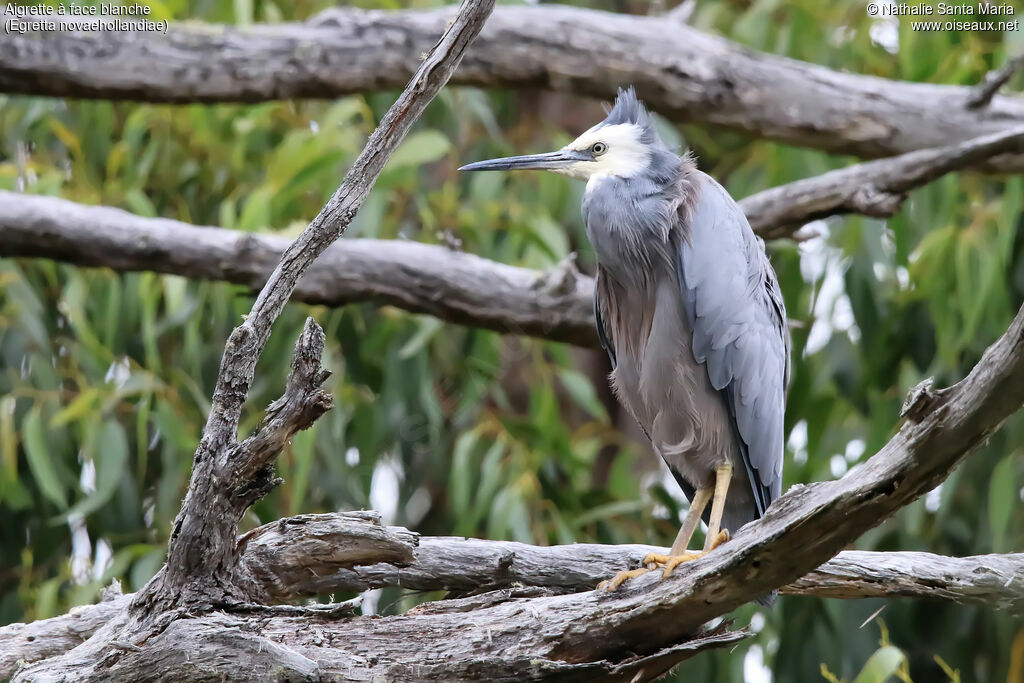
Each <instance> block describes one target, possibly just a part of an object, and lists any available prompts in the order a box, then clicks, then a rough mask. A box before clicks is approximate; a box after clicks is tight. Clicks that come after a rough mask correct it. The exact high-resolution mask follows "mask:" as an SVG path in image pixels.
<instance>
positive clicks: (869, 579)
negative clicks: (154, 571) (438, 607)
mask: <svg viewBox="0 0 1024 683" xmlns="http://www.w3.org/2000/svg"><path fill="white" fill-rule="evenodd" d="M244 538H245V539H246V540H245V543H246V544H247V545H246V549H245V552H243V553H242V559H241V562H244V563H246V564H248V565H249V566H250V567H253V568H258V569H256V570H255V571H254V573H258V574H259V575H260V576H262V577H266V584H265V585H266V588H265V594H266V595H267V599H268V600H271V601H280V600H290V599H294V598H299V597H304V596H314V595H325V594H328V593H334V592H343V591H364V590H369V589H372V588H384V587H389V586H392V587H401V588H407V589H411V590H423V591H436V590H446V591H458V592H466V591H481V590H494V589H497V588H509V587H515V586H531V587H538V588H552V589H557V590H560V591H584V590H591V589H593V588H594V587H595V586H597V584H598V583H600V582H601V581H603V580H605V579H607V578H608V577H609V576H611V575H613V574H615V573H616V572H618V571H620V570H621V569H623V568H632V567H639V566H640V562H641V561H642V560H643V558H644V557H645V556H646V555H647V554H648V553H660V554H665V552H666V549H665V548H661V547H657V546H649V545H641V544H632V545H600V544H595V543H574V544H570V545H555V546H535V545H529V544H526V543H516V542H512V541H487V540H481V539H475V538H461V537H437V536H424V537H420V536H419V535H418V534H414V533H413V532H411V531H409V530H408V529H405V528H402V527H382V526H381V524H380V518H379V516H377V515H376V514H374V513H364V512H362V513H360V512H344V513H336V514H323V515H301V516H299V517H293V518H285V519H282V520H279V521H277V522H273V523H271V524H266V525H264V526H262V527H259V528H258V529H254V530H253V531H251V532H249V534H247V535H246V537H244ZM781 592H782V593H787V594H792V595H813V596H819V597H831V598H844V599H859V598H874V597H914V598H934V599H943V600H951V601H954V602H959V603H962V604H978V605H984V606H987V607H989V608H992V609H1005V610H1009V611H1011V612H1014V613H1024V553H1012V554H1007V555H979V556H976V557H945V556H942V555H935V554H933V553H923V552H868V551H858V550H846V551H843V552H840V553H839V554H838V555H836V556H835V557H834V558H832V559H831V560H829V561H828V562H825V563H824V564H822V565H821V566H820V567H818V568H817V569H815V570H814V571H812V572H810V573H809V574H807V575H805V576H803V577H801V578H799V579H798V580H796V581H794V582H793V583H791V584H789V585H788V586H783V587H782V588H781Z"/></svg>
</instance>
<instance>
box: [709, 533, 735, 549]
mask: <svg viewBox="0 0 1024 683" xmlns="http://www.w3.org/2000/svg"><path fill="white" fill-rule="evenodd" d="M730 538H732V536H730V535H729V530H728V529H722V530H721V531H719V532H718V534H717V535H716V536H715V537H714V538H713V539H711V543H710V544H707V546H706V547H705V549H704V552H705V553H710V552H711V551H712V550H714V549H715V548H717V547H718V546H720V545H722V544H723V543H725V542H726V541H728V540H729V539H730Z"/></svg>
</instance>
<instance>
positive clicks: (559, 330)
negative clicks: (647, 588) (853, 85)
mask: <svg viewBox="0 0 1024 683" xmlns="http://www.w3.org/2000/svg"><path fill="white" fill-rule="evenodd" d="M1022 144H1024V129H1021V128H1017V129H1013V130H1009V131H1005V132H1000V133H995V134H993V135H987V136H982V137H980V138H975V139H972V140H970V141H968V142H966V143H962V144H957V145H951V146H948V147H943V148H939V149H934V150H924V151H920V152H911V153H908V154H904V155H901V156H898V157H894V158H891V159H882V160H879V161H871V162H865V163H861V164H855V165H852V166H849V167H847V168H844V169H839V170H836V171H832V172H830V173H826V174H824V175H822V176H818V177H814V178H807V179H804V180H798V181H796V182H793V183H789V184H787V185H782V186H780V187H775V188H772V189H769V190H765V191H763V192H758V193H757V194H754V195H751V196H750V197H747V198H746V199H744V200H742V201H741V202H740V206H741V208H742V209H743V210H744V212H745V213H746V214H747V216H748V218H749V219H750V221H751V224H752V225H753V226H754V229H755V230H756V231H757V232H758V233H759V234H760V235H762V236H764V237H767V238H777V237H788V236H792V234H793V232H794V230H796V228H798V227H799V226H800V225H802V224H804V223H806V222H807V221H810V220H813V219H816V218H822V217H825V216H829V215H835V214H841V213H848V212H860V213H866V214H869V215H873V216H887V215H892V214H893V213H894V212H896V211H897V210H898V209H899V207H900V205H901V203H902V201H903V199H905V198H906V194H907V193H908V192H909V191H910V190H911V189H913V188H915V187H918V186H921V185H924V184H926V183H928V182H931V181H932V180H935V179H936V178H938V177H939V176H941V175H943V174H945V173H949V172H952V171H955V170H959V169H961V168H965V167H968V166H970V165H972V164H976V163H978V162H980V161H982V160H984V159H988V158H991V157H994V156H996V155H999V154H1004V153H1006V152H1009V151H1013V150H1017V149H1020V148H1021V146H1022ZM286 247H287V241H286V240H284V239H282V238H279V237H274V236H269V235H255V234H252V233H241V232H238V231H234V230H224V229H220V228H213V227H196V226H192V225H188V224H187V223H181V222H178V221H173V220H168V219H162V218H143V217H140V216H134V215H132V214H130V213H127V212H125V211H121V210H120V209H113V208H108V207H94V206H83V205H81V204H76V203H74V202H70V201H67V200H63V199H57V198H53V197H41V196H33V195H22V194H18V193H14V192H5V191H2V190H0V256H35V257H41V258H50V259H55V260H60V261H65V262H69V263H75V264H78V265H83V266H103V267H107V268H113V269H115V270H120V271H133V270H152V271H157V272H163V273H172V274H175V275H182V276H185V277H192V278H200V279H212V280H226V281H228V282H233V283H237V284H241V285H244V286H246V287H248V288H249V289H250V290H253V291H256V290H258V289H259V288H260V287H262V286H263V285H264V284H265V283H266V279H267V276H268V274H269V273H270V272H271V271H272V269H273V267H274V264H276V263H277V262H278V260H279V259H280V257H281V254H282V253H283V252H284V250H285V248H286ZM569 274H570V276H569V277H563V276H562V275H561V274H559V273H551V272H549V273H542V272H538V271H534V270H529V269H525V268H516V267H514V266H507V265H503V264H500V263H495V262H493V261H489V260H487V259H483V258H480V257H477V256H474V255H472V254H465V253H462V252H457V251H452V250H450V249H446V248H444V247H440V246H433V245H426V244H418V243H415V242H407V241H399V240H367V239H350V240H345V242H344V243H341V244H333V245H331V246H329V247H327V249H325V250H324V252H323V254H322V255H321V256H320V258H318V259H317V260H316V261H315V262H314V263H313V264H312V265H311V266H310V267H309V268H308V270H307V271H306V272H305V274H304V275H303V276H302V278H301V279H299V281H298V283H297V284H296V286H295V289H294V291H293V292H292V298H293V299H295V300H298V301H304V302H307V303H314V304H326V305H331V306H341V305H344V304H347V303H350V302H353V301H366V300H369V301H374V302H377V303H380V304H387V305H394V306H399V307H401V308H404V309H406V310H409V311H413V312H416V313H429V314H431V315H434V316H437V317H438V318H441V319H443V320H449V321H451V322H456V323H462V324H466V325H472V326H476V327H483V328H487V329H492V330H498V331H501V332H510V333H514V334H526V335H530V336H535V337H541V338H545V339H551V340H554V341H561V342H568V343H572V344H577V345H580V346H590V347H596V346H597V345H598V341H597V335H596V333H595V331H594V321H593V305H592V301H591V300H592V297H593V291H594V281H593V279H592V278H589V277H586V276H583V275H580V274H579V273H576V272H574V271H569Z"/></svg>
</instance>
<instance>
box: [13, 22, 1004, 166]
mask: <svg viewBox="0 0 1024 683" xmlns="http://www.w3.org/2000/svg"><path fill="white" fill-rule="evenodd" d="M452 14H453V10H452V8H444V9H439V10H431V11H401V12H380V11H375V12H364V11H360V10H356V9H332V10H328V11H327V12H324V13H323V14H321V15H319V16H317V17H316V18H314V19H313V20H311V21H310V22H308V23H304V24H296V23H292V24H288V23H284V24H274V25H256V26H252V27H248V28H234V27H225V26H217V27H209V26H190V25H176V26H172V27H171V28H170V30H169V31H168V33H167V35H159V34H153V33H140V34H131V33H124V32H118V33H102V32H88V33H86V32H83V33H74V34H70V33H68V34H54V33H45V34H25V35H6V36H4V39H3V40H2V41H0V91H3V92H7V93H26V94H34V95H51V96H56V97H88V98H100V99H131V100H143V101H160V102H214V101H245V102H255V101H262V100H268V99H283V98H295V97H326V98H332V97H336V96H338V95H340V94H344V93H353V92H364V91H367V90H373V89H380V88H398V87H401V86H402V85H403V84H404V83H405V82H406V80H407V79H408V78H409V76H410V75H411V74H412V73H413V72H414V71H415V70H416V68H417V67H418V66H419V64H420V56H421V55H422V54H423V53H424V52H425V51H427V50H429V49H430V47H431V46H432V45H433V44H434V41H435V40H436V39H437V36H438V35H439V34H440V33H441V31H442V30H443V29H444V27H445V23H446V22H447V21H448V20H449V19H450V18H451V17H452ZM639 46H643V49H638V47H639ZM453 81H454V82H455V83H458V84H463V85H475V86H484V87H494V88H538V87H541V88H548V89H552V90H558V91H572V92H575V93H578V94H581V95H589V96H595V97H601V98H604V99H609V98H611V97H612V96H613V95H614V93H615V88H616V87H617V86H619V85H623V84H629V83H632V84H634V85H636V87H637V90H638V92H639V93H640V95H641V96H642V97H643V99H644V100H646V101H647V102H648V103H649V104H650V105H651V106H653V107H654V108H655V109H657V110H658V111H660V112H661V113H663V114H666V115H668V116H670V117H672V118H674V119H676V120H679V121H686V122H691V123H707V124H713V125H717V126H723V127H726V128H731V129H733V130H738V131H742V132H746V133H750V134H752V135H755V136H757V137H763V138H769V139H774V140H780V141H783V142H787V143H790V144H794V145H800V146H808V147H817V148H821V149H826V150H831V151H835V152H843V153H849V154H855V155H858V156H862V157H880V156H891V155H894V154H900V153H903V152H909V151H913V150H917V149H927V148H931V147H938V146H941V145H946V144H949V143H951V142H960V141H964V140H967V139H969V138H971V137H975V136H978V135H985V134H988V133H993V132H996V131H999V130H1004V129H1007V128H1010V127H1013V126H1017V125H1021V124H1024V99H1022V98H1018V97H1005V96H995V97H994V98H993V99H992V101H991V102H990V103H989V106H987V107H984V108H978V109H970V108H968V107H967V106H966V104H967V101H968V99H969V98H970V96H971V94H972V92H973V91H972V89H971V88H969V87H963V86H942V85H931V84H925V83H907V82H901V81H892V80H887V79H884V78H877V77H873V76H862V75H856V74H849V73H841V72H838V71H833V70H831V69H827V68H824V67H821V66H816V65H812V64H807V63H804V62H799V61H796V60H791V59H784V58H780V57H776V56H772V55H766V54H763V53H758V52H756V51H753V50H749V49H747V48H743V47H740V46H738V45H736V44H734V43H732V42H729V41H727V40H723V39H721V38H718V37H715V36H711V35H708V34H706V33H703V32H701V31H698V30H696V29H694V28H692V27H688V26H684V25H682V24H680V23H679V22H675V21H670V20H669V21H666V20H665V19H664V18H661V17H636V16H623V15H616V14H610V13H606V12H600V11H597V10H588V9H574V8H569V7H558V6H547V7H501V8H499V9H498V11H496V12H495V13H494V16H493V17H492V18H491V20H490V21H489V22H488V25H487V27H486V28H485V29H484V31H483V33H482V34H481V36H480V39H479V40H478V41H477V42H476V43H475V44H474V46H473V48H472V49H471V50H470V52H469V54H468V55H467V57H466V59H465V61H464V62H463V64H462V66H461V68H460V69H459V71H458V72H457V73H456V74H455V76H454V78H453ZM992 165H993V166H994V167H996V168H999V169H1002V170H1006V171H1011V170H1012V171H1019V170H1021V168H1024V159H1022V158H1021V157H1019V156H1018V157H1012V158H1005V159H1000V160H998V161H997V162H994V163H993V164H992Z"/></svg>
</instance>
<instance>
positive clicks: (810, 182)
mask: <svg viewBox="0 0 1024 683" xmlns="http://www.w3.org/2000/svg"><path fill="white" fill-rule="evenodd" d="M1020 152H1024V126H1017V127H1015V128H1012V129H1009V130H1005V131H1001V132H999V133H993V134H991V135H983V136H981V137H978V138H972V139H970V140H968V141H966V142H962V143H959V144H955V145H950V146H946V147H939V148H936V149H924V150H921V151H918V152H909V153H907V154H901V155H900V156H898V157H893V158H890V159H879V160H877V161H867V162H864V163H860V164H855V165H853V166H848V167H846V168H841V169H837V170H835V171H830V172H828V173H825V174H822V175H820V176H816V177H814V178H807V179H805V180H798V181H796V182H792V183H789V184H787V185H781V186H779V187H774V188H771V189H769V190H765V191H763V192H758V193H757V194H755V195H751V196H750V197H747V198H746V199H744V200H743V201H741V202H740V206H742V207H743V211H744V213H746V214H747V218H748V219H749V220H750V223H751V225H757V226H759V230H758V234H760V235H761V236H762V237H764V238H765V239H771V238H777V237H791V236H792V235H793V231H794V230H795V229H796V228H798V227H800V226H801V225H803V224H805V223H807V222H808V221H811V220H814V219H816V218H824V217H827V216H835V215H839V214H845V213H859V214H863V215H865V216H875V217H877V218H886V217H889V216H892V215H895V214H896V212H897V211H899V210H900V207H902V206H903V202H904V201H905V200H906V199H907V195H908V193H909V192H910V191H911V190H913V189H915V188H918V187H922V186H923V185H927V184H928V183H930V182H932V181H933V180H936V179H937V178H940V177H942V176H944V175H946V174H947V173H952V172H954V171H959V170H960V169H963V168H967V167H970V166H976V165H978V164H981V163H984V162H987V161H989V160H993V159H995V158H997V157H999V156H1003V155H1008V154H1011V153H1020Z"/></svg>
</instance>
